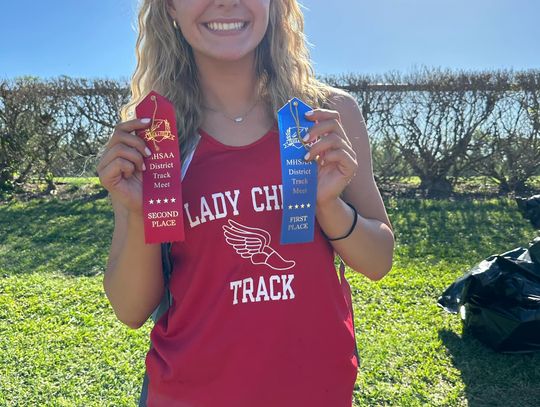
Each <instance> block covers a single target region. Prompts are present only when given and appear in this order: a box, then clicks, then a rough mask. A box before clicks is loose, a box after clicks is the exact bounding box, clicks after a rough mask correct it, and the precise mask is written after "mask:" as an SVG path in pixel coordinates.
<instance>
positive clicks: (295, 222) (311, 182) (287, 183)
mask: <svg viewBox="0 0 540 407" xmlns="http://www.w3.org/2000/svg"><path fill="white" fill-rule="evenodd" d="M309 110H312V109H311V107H309V106H308V105H306V104H305V103H304V102H302V101H301V100H300V99H298V98H294V99H291V100H290V101H288V102H287V103H286V104H285V105H284V106H283V107H282V108H281V109H279V111H278V126H279V142H280V155H281V181H282V185H283V217H282V220H281V244H286V243H307V242H312V241H313V233H314V230H315V204H316V201H317V163H316V162H315V161H309V162H306V161H305V160H304V156H305V155H306V152H307V151H309V146H310V144H312V143H310V144H307V143H305V142H304V141H303V139H302V138H303V137H304V136H305V135H306V134H307V132H308V130H309V128H310V127H312V126H313V124H314V123H313V122H310V121H309V120H307V119H306V118H305V117H304V115H305V113H306V112H307V111H309Z"/></svg>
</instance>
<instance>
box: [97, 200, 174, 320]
mask: <svg viewBox="0 0 540 407" xmlns="http://www.w3.org/2000/svg"><path fill="white" fill-rule="evenodd" d="M112 202H113V208H114V218H115V224H114V233H113V239H112V243H111V249H110V252H109V260H108V263H107V271H106V272H105V277H104V279H103V288H104V289H105V293H106V295H107V298H108V299H109V302H110V303H111V305H112V307H113V309H114V312H115V314H116V316H117V318H118V319H119V320H120V321H121V322H123V323H124V324H126V325H127V326H129V327H131V328H133V329H137V328H140V327H141V326H142V325H143V324H144V323H145V322H146V320H147V319H148V317H149V316H150V314H151V313H152V312H153V311H154V310H155V308H156V307H157V306H158V304H159V302H160V301H161V298H162V297H163V293H164V281H163V274H162V265H161V246H160V245H159V244H148V245H147V244H145V243H144V225H143V219H142V217H141V216H140V215H129V214H128V212H127V211H126V210H125V209H124V208H123V207H122V206H121V205H118V204H115V202H114V200H113V201H112Z"/></svg>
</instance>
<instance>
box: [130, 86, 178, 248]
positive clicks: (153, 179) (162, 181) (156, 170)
mask: <svg viewBox="0 0 540 407" xmlns="http://www.w3.org/2000/svg"><path fill="white" fill-rule="evenodd" d="M135 112H136V115H137V117H138V118H141V119H142V118H145V117H148V118H150V119H151V120H152V123H151V125H150V127H148V128H147V129H145V130H141V131H137V135H138V136H139V137H141V138H142V139H143V140H144V141H145V142H146V146H147V147H148V148H149V149H150V151H151V152H152V155H150V156H149V157H145V158H144V165H145V166H146V171H143V173H142V174H143V213H144V240H145V243H146V244H150V243H163V242H176V241H183V240H184V216H183V212H182V209H183V208H182V187H181V185H180V181H181V175H180V174H181V173H180V171H181V163H180V148H179V146H178V133H177V129H176V118H175V111H174V106H173V104H172V103H171V102H170V101H169V100H167V99H166V98H164V97H163V96H161V95H160V94H158V93H157V92H154V91H152V92H150V93H149V94H148V95H147V96H146V97H145V98H144V99H143V100H142V101H141V102H140V103H139V104H138V105H137V107H136V108H135Z"/></svg>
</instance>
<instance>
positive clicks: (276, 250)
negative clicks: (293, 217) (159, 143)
mask: <svg viewBox="0 0 540 407" xmlns="http://www.w3.org/2000/svg"><path fill="white" fill-rule="evenodd" d="M200 134H201V139H200V142H199V145H198V146H197V149H196V151H195V154H194V155H193V159H192V162H191V164H190V167H189V169H188V170H187V173H186V176H185V178H184V180H183V182H182V196H183V199H184V224H185V232H186V239H185V241H184V242H182V243H174V244H173V245H172V256H173V262H174V266H173V271H172V275H171V280H170V290H171V294H172V297H173V302H172V304H171V307H170V308H169V309H168V310H167V311H166V312H165V313H164V314H163V315H162V317H161V318H160V319H159V320H158V321H157V323H156V325H155V326H154V328H153V330H152V332H151V340H152V344H153V347H152V348H151V349H150V351H149V352H148V354H147V357H146V367H147V373H148V379H149V387H148V399H147V404H148V406H151V407H154V406H167V407H171V406H182V407H215V406H220V407H276V406H278V407H303V406H310V407H319V406H320V407H328V406H332V407H350V406H351V405H352V392H353V387H354V383H355V381H356V375H357V370H358V359H357V352H356V342H355V336H354V325H353V320H352V309H351V297H350V291H349V285H348V283H347V281H346V280H345V277H344V276H343V275H341V278H340V275H338V273H337V272H336V268H335V266H334V252H333V249H332V246H331V245H330V244H329V243H328V242H327V241H326V239H324V237H323V236H322V234H321V231H320V228H319V226H318V224H316V225H315V238H314V241H313V242H311V243H303V244H286V245H281V244H280V228H281V214H282V206H281V205H282V204H281V202H282V201H281V166H280V153H279V134H278V132H277V128H276V126H274V128H273V129H271V130H270V131H269V132H268V133H267V134H265V135H264V136H263V137H262V138H260V139H259V140H257V141H255V142H253V143H251V144H249V145H246V146H241V147H232V146H227V145H224V144H222V143H220V142H219V141H217V140H216V139H214V138H212V137H211V136H210V135H208V134H207V133H205V132H204V131H200Z"/></svg>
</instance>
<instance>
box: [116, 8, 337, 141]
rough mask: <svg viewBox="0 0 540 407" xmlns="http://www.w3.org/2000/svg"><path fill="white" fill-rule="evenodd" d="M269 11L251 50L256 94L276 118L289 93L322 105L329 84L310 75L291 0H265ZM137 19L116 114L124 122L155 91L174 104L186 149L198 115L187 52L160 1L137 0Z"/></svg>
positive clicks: (198, 98) (199, 119)
mask: <svg viewBox="0 0 540 407" xmlns="http://www.w3.org/2000/svg"><path fill="white" fill-rule="evenodd" d="M269 11H270V13H269V14H270V16H269V23H268V28H267V31H266V33H265V35H264V37H263V39H262V41H261V43H260V44H259V45H258V46H257V48H256V50H255V55H256V57H255V58H256V60H255V66H256V74H257V78H258V82H259V95H260V97H261V99H262V100H263V101H264V102H265V104H266V107H267V109H268V113H269V114H270V115H271V117H274V118H276V112H277V110H278V109H279V108H281V106H283V105H284V104H285V103H286V102H287V101H288V100H290V99H291V98H293V97H295V96H296V97H299V98H300V99H302V100H304V101H305V102H306V103H308V104H310V105H311V106H313V107H327V101H328V98H329V97H330V94H331V88H330V87H329V86H327V85H325V84H324V83H322V82H320V81H318V80H317V79H316V78H315V74H314V71H313V68H312V65H311V62H310V58H309V52H308V49H307V47H306V39H305V35H304V17H303V15H302V12H301V10H300V7H299V4H298V2H297V0H271V1H270V10H269ZM138 23H139V34H138V38H137V43H136V56H137V66H136V68H135V72H134V74H133V76H132V79H131V99H130V101H129V102H128V103H127V104H126V105H125V106H123V107H122V109H121V117H122V119H123V120H127V118H129V117H130V116H131V115H132V112H133V109H134V107H135V106H136V105H137V104H138V103H139V102H140V101H141V100H142V99H143V98H144V97H145V96H146V94H148V92H150V91H151V90H155V91H156V92H158V93H160V94H161V95H163V96H165V97H166V98H167V99H169V100H170V101H171V102H173V104H174V105H175V108H176V118H177V124H178V135H179V141H180V144H181V151H186V150H185V148H186V147H188V146H189V145H190V144H191V141H192V140H193V139H194V137H193V136H194V135H195V134H196V132H197V130H198V128H199V127H200V126H201V124H202V117H203V113H202V106H201V105H202V95H201V90H200V87H199V81H198V75H197V72H198V70H197V66H196V64H195V59H194V57H193V51H192V49H191V46H190V45H189V44H188V42H187V41H186V39H185V38H184V36H183V35H182V33H181V32H180V30H179V29H175V28H174V26H173V23H172V18H171V16H170V15H169V13H168V11H167V2H166V0H142V2H141V5H140V9H139V16H138Z"/></svg>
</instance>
